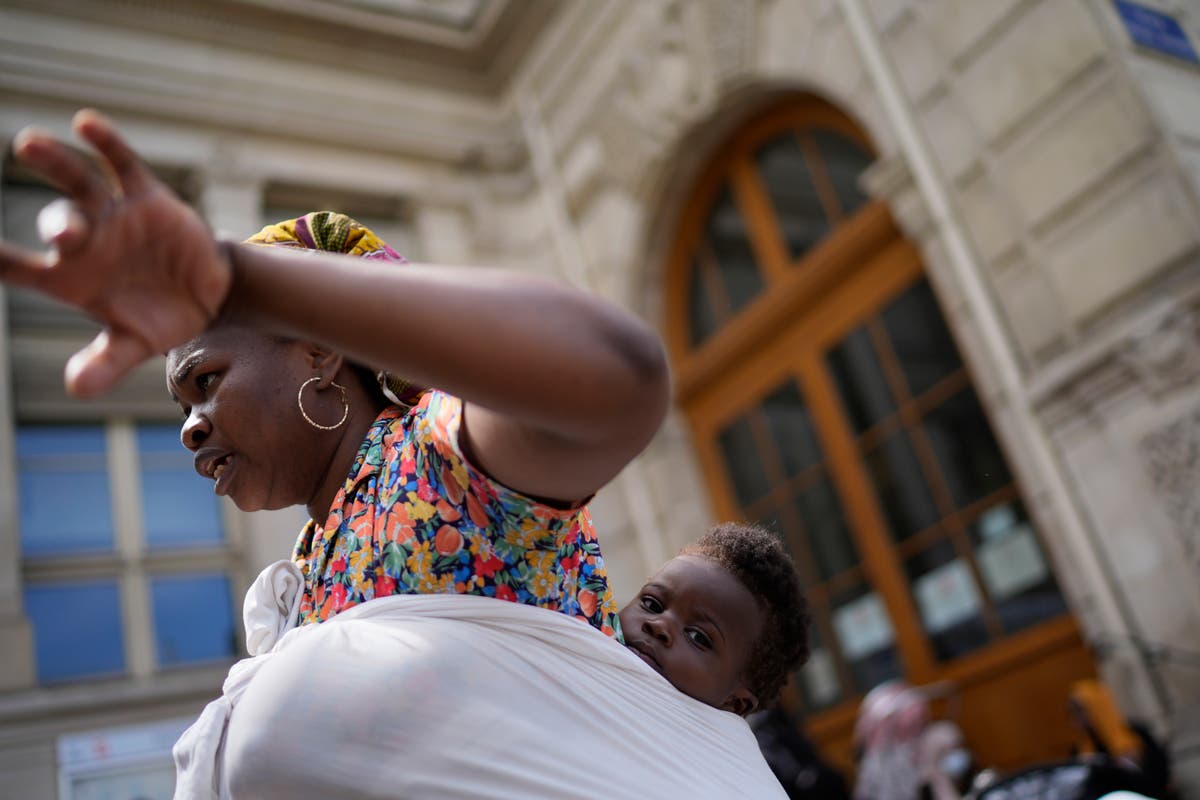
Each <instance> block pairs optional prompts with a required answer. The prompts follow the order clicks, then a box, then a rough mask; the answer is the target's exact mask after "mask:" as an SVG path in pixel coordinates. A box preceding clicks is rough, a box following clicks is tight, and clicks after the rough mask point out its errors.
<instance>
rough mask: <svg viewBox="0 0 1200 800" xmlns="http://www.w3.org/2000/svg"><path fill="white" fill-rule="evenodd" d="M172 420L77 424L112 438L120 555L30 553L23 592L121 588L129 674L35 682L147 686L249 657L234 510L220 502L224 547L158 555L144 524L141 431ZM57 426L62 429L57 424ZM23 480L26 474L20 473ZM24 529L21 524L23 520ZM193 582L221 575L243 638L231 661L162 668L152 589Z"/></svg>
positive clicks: (238, 637) (109, 455) (108, 454)
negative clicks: (85, 585)
mask: <svg viewBox="0 0 1200 800" xmlns="http://www.w3.org/2000/svg"><path fill="white" fill-rule="evenodd" d="M47 422H50V421H48V420H41V419H38V420H28V421H18V422H17V423H16V425H15V426H14V431H15V430H18V429H20V428H21V427H24V426H30V427H32V426H36V425H40V424H46V423H47ZM165 422H166V420H164V419H134V418H131V417H111V418H108V419H104V420H99V421H97V420H91V421H87V420H71V421H70V423H69V424H84V425H92V426H99V427H101V428H102V429H103V431H104V434H105V443H106V447H105V458H106V463H107V468H108V480H109V490H110V500H111V504H112V515H113V535H114V540H113V549H112V551H110V552H102V553H78V554H76V553H64V554H54V555H38V556H28V555H25V554H24V553H22V555H21V562H20V575H21V586H22V587H23V588H24V587H30V586H38V585H43V584H47V583H58V582H72V581H80V580H115V581H116V583H117V591H118V596H119V609H120V624H121V632H122V637H123V641H122V646H123V650H124V656H125V666H124V670H123V671H122V672H120V673H117V674H112V673H105V674H102V675H100V674H98V675H94V676H93V675H82V676H79V677H74V678H68V679H63V680H53V681H45V680H43V679H42V677H41V675H40V674H39V672H38V670H37V664H36V663H35V664H34V670H33V674H34V676H35V680H36V682H37V685H39V686H51V687H53V686H64V685H74V684H79V683H85V682H94V681H102V680H123V679H131V678H132V679H138V678H146V677H150V676H153V675H159V674H164V673H173V672H178V671H184V670H200V669H205V668H209V667H213V666H214V665H221V666H222V668H224V667H226V666H228V664H229V663H231V662H232V661H234V660H236V659H238V658H242V657H244V656H245V649H244V648H245V645H244V641H245V635H244V631H243V630H242V621H241V619H240V614H239V613H238V609H240V608H241V597H240V596H238V595H237V587H238V586H242V585H245V584H246V583H247V582H248V579H249V576H248V575H246V574H244V573H245V567H244V562H245V559H244V558H243V557H242V553H241V547H240V546H239V541H240V536H238V535H237V530H238V523H237V520H236V516H235V514H234V513H233V510H232V508H231V507H230V504H229V503H228V502H226V501H224V500H221V501H220V502H219V512H218V513H219V521H220V524H221V527H222V531H223V533H224V536H223V539H222V540H221V541H220V542H219V543H217V544H213V545H204V546H177V547H168V548H151V547H150V546H148V545H147V543H146V537H145V525H144V521H143V516H142V495H141V469H140V461H139V457H140V454H139V451H138V439H137V430H138V427H139V426H140V425H152V424H163V423H165ZM52 424H55V423H52ZM180 447H181V448H182V445H180ZM14 475H15V477H16V478H17V480H18V481H19V480H20V471H19V468H18V469H17V470H15V471H14ZM17 522H18V524H20V520H19V518H18V520H17ZM190 574H205V575H208V574H212V575H221V576H223V577H224V578H225V579H226V580H227V581H228V585H229V592H230V597H229V602H230V609H231V612H232V615H233V618H232V620H231V623H232V627H233V633H234V638H235V642H234V644H235V646H234V650H233V652H232V653H231V654H230V655H229V656H228V657H219V658H214V659H204V660H197V661H191V662H187V663H184V664H171V665H161V664H159V663H158V659H157V656H156V642H155V625H154V606H153V602H152V600H151V597H150V593H151V589H150V582H151V580H152V579H154V578H157V577H167V576H176V575H190ZM34 635H36V632H35V634H34Z"/></svg>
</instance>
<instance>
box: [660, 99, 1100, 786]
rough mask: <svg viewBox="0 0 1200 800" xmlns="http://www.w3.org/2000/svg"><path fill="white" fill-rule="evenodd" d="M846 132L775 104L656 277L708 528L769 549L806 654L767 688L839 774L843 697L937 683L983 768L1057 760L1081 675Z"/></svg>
mask: <svg viewBox="0 0 1200 800" xmlns="http://www.w3.org/2000/svg"><path fill="white" fill-rule="evenodd" d="M871 160H872V155H871V151H870V147H869V143H868V142H867V141H866V139H865V137H864V136H863V135H862V133H861V132H860V131H859V129H858V128H857V127H856V126H855V125H854V124H853V122H852V121H851V120H849V119H848V118H847V117H846V116H845V115H843V114H841V113H840V112H838V111H837V110H836V109H834V108H832V107H831V106H829V105H828V104H825V103H823V102H821V101H820V100H817V99H816V98H812V97H807V96H806V97H799V98H794V99H792V100H791V101H789V102H788V103H786V104H785V105H783V106H782V107H780V108H777V109H775V110H773V111H771V112H770V113H767V114H764V115H762V116H760V117H758V118H756V119H754V120H752V121H751V122H750V123H749V124H747V125H746V126H745V127H744V128H743V130H742V131H740V132H739V133H738V134H737V135H735V136H734V137H733V138H732V140H731V141H730V143H729V144H728V145H727V146H726V147H725V148H724V149H723V150H722V151H721V152H720V153H719V154H718V155H717V156H716V157H715V158H714V159H713V161H712V164H711V166H710V168H709V169H708V170H707V171H706V172H705V174H704V175H703V176H702V177H701V179H700V181H699V182H698V185H697V188H696V191H695V192H694V194H693V196H692V198H691V200H690V203H689V206H688V208H687V210H686V212H685V214H684V217H683V222H682V224H681V230H680V233H679V236H678V238H677V240H676V246H675V248H674V250H673V253H672V262H671V264H670V265H669V270H668V275H669V281H670V283H669V285H668V287H667V288H668V292H667V297H668V310H667V318H668V330H667V338H668V346H669V349H670V350H671V353H672V357H673V360H674V363H675V369H676V374H677V382H678V397H679V401H680V403H681V405H682V407H683V409H684V411H685V413H686V415H687V418H688V420H689V422H690V424H691V427H692V432H693V434H694V441H695V445H696V451H697V454H698V457H699V459H700V463H701V465H702V468H703V472H704V475H705V477H706V480H707V484H708V486H709V490H710V495H711V499H712V503H713V506H714V510H715V513H716V515H717V516H718V517H719V518H722V519H747V520H753V521H760V522H763V523H764V524H767V525H768V526H770V527H771V528H772V529H773V530H775V531H776V532H777V533H778V534H779V535H780V536H781V537H782V538H783V539H784V541H785V542H786V543H787V544H788V546H789V548H790V550H791V552H792V554H793V556H794V557H795V558H796V561H797V565H798V567H799V569H800V572H801V576H802V580H803V583H804V586H805V592H806V594H807V596H808V598H809V602H810V605H811V608H812V616H813V620H814V625H813V631H812V635H813V655H812V658H811V659H810V662H809V664H808V665H807V666H806V667H805V668H804V669H803V670H802V671H801V672H800V673H799V674H798V675H797V676H796V679H795V680H794V681H793V682H792V685H791V686H790V688H789V694H788V697H787V702H788V704H789V705H790V706H791V707H792V708H793V709H794V710H798V711H802V712H803V714H804V716H805V718H806V720H807V724H808V728H809V733H810V735H811V736H813V738H814V739H815V740H816V741H817V742H818V744H819V745H820V746H822V748H823V749H824V750H825V752H826V754H827V755H828V756H829V757H830V758H831V759H832V760H834V761H835V762H837V763H839V764H840V765H842V766H849V763H850V754H851V741H850V734H851V730H852V725H853V719H854V714H855V711H856V709H857V704H858V701H859V699H860V698H861V696H862V695H863V694H864V693H865V692H866V691H868V690H869V689H871V688H872V687H873V686H875V685H877V684H878V683H880V682H882V681H885V680H889V679H892V678H898V677H903V678H905V679H907V680H908V681H910V682H912V683H916V684H930V683H934V682H939V681H940V682H945V685H946V686H948V687H949V693H948V698H949V699H948V702H947V704H944V705H943V706H942V707H941V708H939V712H940V713H942V714H944V715H952V716H953V717H954V718H955V719H956V720H957V721H958V722H959V723H960V724H961V725H962V726H963V728H964V730H965V731H966V733H967V736H968V740H969V743H970V744H971V745H972V746H973V748H974V749H975V750H976V752H977V753H978V754H979V755H980V756H981V757H982V759H983V760H984V762H985V763H988V764H993V765H996V766H1001V767H1011V766H1017V765H1021V764H1024V763H1028V762H1030V761H1035V760H1041V759H1049V758H1054V757H1058V756H1062V755H1065V754H1066V752H1067V749H1068V747H1069V744H1070V741H1071V738H1070V728H1069V723H1068V719H1067V715H1066V689H1067V686H1068V685H1069V683H1070V682H1071V681H1072V680H1075V679H1078V678H1080V677H1085V676H1089V675H1091V674H1092V672H1093V667H1092V664H1091V660H1090V657H1089V655H1088V654H1087V652H1086V650H1085V648H1084V646H1083V643H1082V641H1081V639H1080V637H1079V634H1078V630H1077V628H1076V625H1075V623H1074V621H1073V620H1072V618H1071V616H1070V614H1069V613H1068V610H1067V608H1066V606H1065V604H1064V602H1063V600H1062V596H1061V594H1060V592H1059V590H1058V587H1057V585H1056V582H1055V578H1054V575H1053V572H1052V570H1051V569H1050V566H1049V564H1048V562H1047V560H1046V558H1045V555H1044V550H1043V547H1042V545H1041V542H1040V534H1039V532H1038V531H1037V530H1036V527H1035V525H1034V523H1033V521H1032V520H1031V519H1030V516H1029V514H1028V512H1027V510H1026V506H1025V504H1024V502H1023V500H1022V496H1021V491H1020V488H1019V487H1018V486H1017V484H1016V483H1015V481H1014V478H1013V476H1012V474H1011V472H1010V470H1009V468H1008V466H1007V463H1006V459H1005V457H1004V454H1003V452H1002V450H1001V448H1000V446H999V445H998V443H997V441H996V439H995V437H994V436H993V433H992V430H991V426H990V424H989V422H988V419H987V416H986V413H985V412H984V409H983V407H982V405H981V403H980V401H979V398H978V397H977V395H976V393H975V391H974V389H973V387H972V382H971V377H970V373H969V370H968V368H967V367H966V366H965V365H964V364H963V362H962V360H961V357H960V355H959V351H958V348H957V346H956V345H955V342H954V339H953V337H952V336H951V334H950V332H949V330H948V328H947V326H946V324H945V322H944V319H943V317H942V313H941V309H940V307H939V305H938V301H937V298H936V295H935V294H934V292H933V290H932V288H931V287H930V285H929V283H928V282H927V280H926V279H925V277H924V274H923V271H922V268H921V263H920V259H919V256H918V253H917V252H916V250H915V248H913V247H912V245H911V244H910V243H909V242H907V241H906V240H905V239H904V238H903V236H902V235H901V234H900V232H899V231H898V230H897V229H896V227H895V225H894V224H893V222H892V220H891V217H890V215H889V214H888V212H887V209H886V208H885V207H884V206H882V205H881V204H878V203H871V202H869V201H868V199H867V198H866V197H865V196H864V195H863V194H862V193H861V191H860V190H859V189H858V187H857V183H856V180H855V179H856V177H857V176H858V175H859V174H860V173H861V171H862V169H863V168H865V166H866V165H867V164H868V163H869V162H870V161H871Z"/></svg>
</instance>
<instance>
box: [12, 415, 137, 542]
mask: <svg viewBox="0 0 1200 800" xmlns="http://www.w3.org/2000/svg"><path fill="white" fill-rule="evenodd" d="M17 471H18V473H19V477H18V484H19V488H18V502H19V503H20V520H21V550H22V552H23V553H24V554H25V555H27V556H45V555H61V554H67V553H72V554H74V553H81V552H83V553H86V552H105V551H111V550H112V549H113V520H112V503H111V501H110V500H109V496H110V492H109V483H108V464H107V461H106V459H105V436H104V428H103V427H101V426H99V425H95V426H67V425H60V426H23V427H20V428H18V429H17Z"/></svg>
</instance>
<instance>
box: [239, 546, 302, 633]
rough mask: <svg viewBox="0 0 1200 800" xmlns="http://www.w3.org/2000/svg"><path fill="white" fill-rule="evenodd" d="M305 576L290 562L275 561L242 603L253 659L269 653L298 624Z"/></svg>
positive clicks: (252, 586) (258, 578) (256, 580)
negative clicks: (301, 590)
mask: <svg viewBox="0 0 1200 800" xmlns="http://www.w3.org/2000/svg"><path fill="white" fill-rule="evenodd" d="M303 586H304V576H303V575H302V574H301V573H300V568H299V567H297V566H296V565H295V564H293V563H292V562H291V561H276V562H275V563H274V564H272V565H271V566H269V567H267V568H266V569H264V570H263V571H262V572H261V573H260V574H259V576H258V577H257V578H255V579H254V583H252V584H250V590H249V591H248V592H246V600H245V602H243V603H242V624H243V626H244V627H245V629H246V652H247V653H249V654H250V655H252V656H258V655H262V654H263V653H266V652H268V651H270V649H271V648H272V647H274V646H275V643H276V642H278V641H279V637H280V636H283V634H284V633H286V632H287V631H288V630H290V629H291V628H293V627H295V625H296V617H297V616H298V615H299V613H300V594H301V592H300V589H301V587H303Z"/></svg>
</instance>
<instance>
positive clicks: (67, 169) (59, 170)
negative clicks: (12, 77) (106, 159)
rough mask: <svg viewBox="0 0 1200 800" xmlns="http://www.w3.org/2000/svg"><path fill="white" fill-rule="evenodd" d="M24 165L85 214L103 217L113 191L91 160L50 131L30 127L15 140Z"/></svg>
mask: <svg viewBox="0 0 1200 800" xmlns="http://www.w3.org/2000/svg"><path fill="white" fill-rule="evenodd" d="M13 154H14V155H15V156H16V157H17V159H18V160H19V161H21V163H23V164H25V165H26V166H28V167H29V168H30V169H32V170H34V171H35V172H37V173H38V174H39V175H41V176H42V177H44V178H45V179H46V180H48V181H49V182H50V183H52V184H54V185H55V186H57V187H58V188H59V189H61V190H62V192H63V193H64V194H66V195H67V196H68V197H69V198H71V200H72V201H73V202H74V203H75V204H76V205H77V206H78V207H79V208H80V209H82V210H83V212H84V213H85V214H99V212H100V211H101V210H103V209H104V207H105V206H106V205H107V204H108V203H109V202H110V201H111V200H112V192H111V190H110V189H109V187H108V185H107V184H105V182H104V179H103V178H102V177H101V176H100V174H99V172H97V170H96V168H95V166H93V165H92V164H91V163H90V162H89V161H88V160H87V158H85V157H84V156H83V155H82V154H80V153H79V152H77V151H76V150H74V149H72V148H71V147H69V146H67V145H66V144H64V143H63V142H60V141H59V140H58V139H55V138H54V137H53V136H52V135H50V134H49V133H47V132H46V131H42V130H39V129H37V128H26V129H25V130H23V131H21V132H20V133H18V134H17V136H16V138H15V139H14V140H13Z"/></svg>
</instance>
